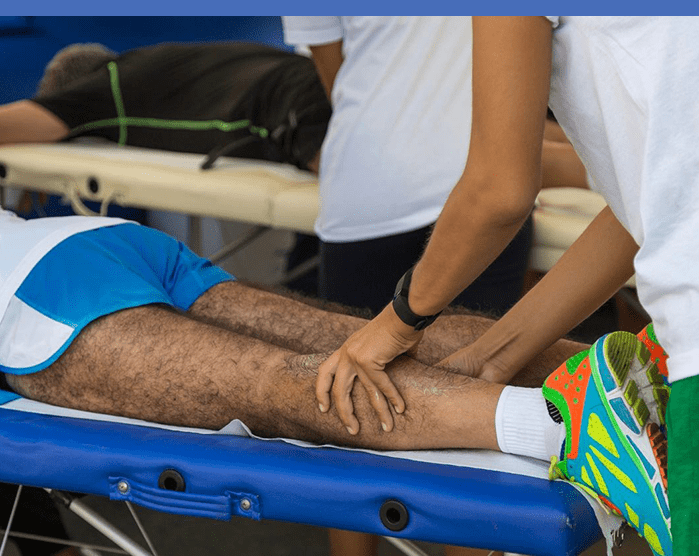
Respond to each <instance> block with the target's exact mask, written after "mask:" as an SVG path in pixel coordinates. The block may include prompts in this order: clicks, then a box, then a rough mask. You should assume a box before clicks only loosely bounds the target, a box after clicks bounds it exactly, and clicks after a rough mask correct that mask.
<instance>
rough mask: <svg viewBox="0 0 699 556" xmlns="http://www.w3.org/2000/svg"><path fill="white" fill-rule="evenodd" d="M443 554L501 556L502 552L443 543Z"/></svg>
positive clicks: (454, 555) (451, 555)
mask: <svg viewBox="0 0 699 556" xmlns="http://www.w3.org/2000/svg"><path fill="white" fill-rule="evenodd" d="M444 556H502V552H492V551H490V550H483V549H481V548H464V547H462V546H452V545H445V547H444Z"/></svg>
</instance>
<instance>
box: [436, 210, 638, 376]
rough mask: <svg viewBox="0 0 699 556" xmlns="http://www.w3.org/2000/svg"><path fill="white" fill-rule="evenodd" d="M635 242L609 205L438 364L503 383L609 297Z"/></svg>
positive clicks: (625, 273)
mask: <svg viewBox="0 0 699 556" xmlns="http://www.w3.org/2000/svg"><path fill="white" fill-rule="evenodd" d="M637 251H638V246H637V245H636V243H635V241H634V240H633V238H632V237H631V235H630V234H629V233H628V232H627V231H626V230H625V229H624V227H623V226H622V225H621V224H620V223H619V221H618V220H617V219H616V217H615V216H614V214H613V213H612V211H611V209H610V208H609V207H606V208H605V209H603V210H602V212H600V214H599V215H598V216H597V218H595V220H593V222H592V223H591V224H590V225H589V226H588V228H587V229H586V230H585V232H583V234H582V235H581V236H580V237H579V238H578V240H577V241H576V242H575V243H574V244H573V245H572V246H571V247H570V249H568V250H567V251H566V252H565V253H564V255H563V256H562V257H561V259H560V260H559V261H558V263H556V264H555V265H554V266H553V268H551V270H549V271H548V272H547V273H546V275H545V276H544V277H543V278H542V279H541V281H540V282H539V283H538V284H537V285H536V286H535V287H534V288H532V289H531V290H530V291H529V293H528V294H527V295H525V296H524V297H523V298H522V299H521V300H520V301H519V302H518V303H517V304H516V305H515V306H514V307H513V308H512V309H511V310H510V311H509V312H508V313H507V314H506V315H505V316H504V317H503V318H502V319H500V320H499V321H498V322H496V323H495V324H494V325H493V326H492V327H491V328H489V329H488V330H487V331H486V332H485V333H484V334H483V335H482V336H481V337H480V338H478V339H477V340H476V341H475V342H474V343H473V344H471V345H470V346H468V347H466V348H464V349H462V350H459V351H457V352H456V353H454V354H453V355H451V356H450V357H448V358H446V359H445V360H443V361H442V362H440V365H445V366H448V367H452V368H456V369H459V370H460V371H462V372H465V373H467V374H471V375H473V376H478V377H480V378H483V379H486V380H489V381H491V382H500V383H507V382H509V381H510V380H511V379H512V377H513V376H514V375H515V374H516V373H517V372H518V370H519V369H521V368H522V367H523V366H524V365H525V364H526V363H527V362H528V361H530V360H531V359H532V358H533V357H535V356H536V355H537V354H538V353H540V352H541V351H543V350H544V349H546V348H547V347H548V346H550V345H551V344H553V343H554V342H555V341H556V340H557V339H558V338H560V337H561V336H563V335H564V334H566V333H567V332H568V331H569V330H570V329H571V328H573V327H574V326H575V325H576V324H578V323H579V322H581V321H582V320H583V319H585V318H587V317H588V316H589V315H590V314H592V312H593V311H595V310H596V309H597V308H598V307H599V306H600V305H602V304H603V303H604V302H605V301H606V300H607V299H609V298H610V297H612V296H613V295H614V294H615V293H616V292H617V291H618V290H619V288H621V287H622V286H623V285H624V283H625V282H626V281H627V280H628V279H629V278H630V277H631V276H632V275H633V272H634V269H633V260H634V256H635V255H636V252H637Z"/></svg>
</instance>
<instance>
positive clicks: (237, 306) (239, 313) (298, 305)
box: [188, 282, 589, 387]
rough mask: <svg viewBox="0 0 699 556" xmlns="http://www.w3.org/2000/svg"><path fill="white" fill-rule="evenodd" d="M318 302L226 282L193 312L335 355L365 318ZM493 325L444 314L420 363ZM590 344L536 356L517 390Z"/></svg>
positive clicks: (566, 345) (428, 334) (428, 335)
mask: <svg viewBox="0 0 699 556" xmlns="http://www.w3.org/2000/svg"><path fill="white" fill-rule="evenodd" d="M313 303H316V302H315V300H311V299H306V298H298V297H297V296H295V297H287V296H285V295H280V294H277V293H274V292H271V291H267V290H263V289H258V288H256V287H251V286H248V285H245V284H243V283H240V282H224V283H223V284H219V285H217V286H214V287H213V288H211V289H210V290H209V291H207V292H206V293H204V294H203V295H202V296H201V297H200V298H199V299H197V301H196V302H195V303H194V304H193V305H192V307H191V308H190V309H189V311H188V314H189V315H190V316H192V317H194V318H197V319H200V320H202V321H204V322H208V323H210V324H213V325H215V326H219V327H223V328H227V329H229V330H233V331H235V332H239V333H241V334H246V335H249V336H252V337H255V338H258V339H261V340H264V341H266V342H269V343H272V344H275V345H278V346H281V347H285V348H287V349H291V350H294V351H297V352H299V353H322V352H332V351H334V350H336V349H338V348H339V347H340V346H341V345H342V344H343V343H344V341H345V340H346V339H347V338H348V337H349V336H350V335H351V334H352V333H353V332H355V331H357V330H359V329H360V328H361V327H362V326H363V325H364V324H366V322H367V321H366V320H365V319H363V318H360V317H357V316H354V315H351V314H349V313H346V312H345V313H343V312H342V311H343V310H344V308H343V307H341V306H338V305H336V304H325V303H324V302H322V306H326V305H327V306H328V307H330V308H331V309H332V310H325V309H323V308H321V307H319V306H315V305H313ZM494 323H495V320H494V319H491V318H487V317H483V316H478V315H473V314H469V313H463V314H459V313H454V314H445V315H442V316H441V317H440V318H438V319H437V320H436V321H435V322H434V324H432V325H431V326H429V327H428V328H427V329H426V330H425V336H424V338H423V339H422V341H421V342H420V344H419V346H418V350H417V352H416V353H414V354H411V356H413V357H414V358H415V359H417V360H418V361H420V362H422V363H425V364H427V365H435V364H437V363H438V362H439V361H441V360H442V359H444V358H445V357H447V356H449V355H451V354H452V353H454V352H455V351H457V350H458V349H461V348H463V347H464V346H467V345H469V344H471V343H473V342H474V341H475V340H476V338H478V337H479V336H481V335H482V334H483V333H484V332H485V331H486V330H487V329H488V328H490V327H491V326H492V325H493V324H494ZM588 347H589V346H587V345H585V344H580V343H578V342H572V341H570V340H559V341H558V342H556V343H555V344H554V345H553V346H551V347H550V348H548V349H547V350H545V351H544V352H542V353H541V354H540V355H538V356H537V357H536V358H534V359H533V360H532V361H531V362H530V363H529V364H528V365H527V366H525V367H524V368H523V369H522V371H520V372H519V373H518V374H517V376H515V378H514V379H513V381H512V384H515V385H518V386H530V387H534V386H541V385H542V384H543V382H544V380H545V378H546V377H547V376H548V375H549V374H551V373H552V372H553V371H554V370H555V369H556V368H558V366H559V365H560V364H561V363H563V362H564V361H565V360H566V359H568V358H569V357H572V356H573V355H575V354H576V353H578V352H580V351H582V350H583V349H587V348H588Z"/></svg>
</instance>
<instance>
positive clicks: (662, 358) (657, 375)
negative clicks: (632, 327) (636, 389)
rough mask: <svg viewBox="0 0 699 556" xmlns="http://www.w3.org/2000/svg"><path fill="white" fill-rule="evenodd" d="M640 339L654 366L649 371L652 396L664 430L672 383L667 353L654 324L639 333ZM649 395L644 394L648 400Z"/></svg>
mask: <svg viewBox="0 0 699 556" xmlns="http://www.w3.org/2000/svg"><path fill="white" fill-rule="evenodd" d="M638 339H639V340H641V342H643V344H644V345H645V346H646V347H647V348H648V351H649V357H650V360H651V362H652V363H653V365H651V367H650V368H649V369H648V380H649V381H650V383H651V387H652V388H651V391H650V392H651V393H650V394H648V395H651V396H652V397H653V399H654V400H655V404H656V406H657V415H658V422H659V423H660V426H661V428H662V429H664V428H665V411H666V409H667V402H668V400H669V399H670V383H669V382H668V378H667V353H665V350H664V349H663V347H662V346H661V345H660V342H658V338H657V337H656V336H655V330H654V328H653V323H652V322H651V323H650V324H648V325H647V326H646V327H645V328H644V329H643V330H641V331H640V332H639V333H638ZM648 395H647V394H645V393H644V394H643V397H644V399H646V401H648V400H647V398H648Z"/></svg>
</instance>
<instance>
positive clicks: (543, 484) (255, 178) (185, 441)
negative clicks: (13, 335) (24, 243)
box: [0, 144, 621, 556]
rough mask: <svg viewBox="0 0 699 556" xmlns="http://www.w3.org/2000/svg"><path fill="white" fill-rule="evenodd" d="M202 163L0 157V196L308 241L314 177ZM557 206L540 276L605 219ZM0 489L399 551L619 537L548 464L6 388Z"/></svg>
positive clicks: (556, 555) (585, 208)
mask: <svg viewBox="0 0 699 556" xmlns="http://www.w3.org/2000/svg"><path fill="white" fill-rule="evenodd" d="M204 158H205V157H204V156H201V155H193V154H181V153H169V152H161V151H154V150H149V149H137V148H130V147H116V146H113V145H111V144H55V145H24V146H11V147H1V148H0V186H3V187H16V188H24V189H31V190H34V191H41V192H45V193H49V194H55V195H61V196H63V197H64V198H65V199H67V200H68V201H69V202H70V203H71V204H72V205H73V207H74V208H75V210H76V212H78V213H81V214H89V213H90V212H91V211H89V210H88V209H87V208H86V207H85V205H84V202H83V201H84V200H91V201H99V202H100V203H101V206H102V209H101V212H102V213H104V212H106V208H107V207H108V206H109V205H110V204H112V203H114V204H120V205H124V206H131V207H138V208H144V209H155V210H165V211H175V212H181V213H185V214H189V215H191V216H192V217H193V218H199V217H203V216H209V217H215V218H221V219H226V220H239V221H242V222H248V223H252V224H255V225H256V226H259V227H260V228H261V229H270V228H282V229H288V230H293V231H299V232H305V233H312V232H313V221H314V219H315V215H316V213H317V210H318V192H317V186H316V182H315V179H314V176H313V175H312V174H310V173H307V172H303V171H300V170H297V169H296V168H293V167H291V166H288V165H285V164H275V163H270V162H261V161H251V160H242V159H233V158H222V159H220V160H218V161H217V163H216V165H215V167H214V168H212V169H210V170H201V169H200V166H201V164H202V162H203V160H204ZM567 193H568V195H565V194H561V193H553V194H552V196H551V197H549V198H548V200H546V199H547V197H546V195H543V196H542V199H540V201H539V202H538V203H537V209H536V210H535V213H534V220H535V241H534V250H533V254H532V267H533V268H535V269H536V270H541V271H545V270H547V269H548V268H550V266H551V265H552V264H553V263H554V262H555V260H557V258H558V257H559V256H560V254H561V253H562V252H563V251H564V250H565V248H566V247H567V246H568V245H569V244H570V243H572V241H573V240H574V239H575V237H577V235H579V233H580V232H581V231H582V229H584V224H585V222H589V221H590V220H591V219H592V217H593V216H594V214H596V212H598V211H599V210H600V209H601V208H602V207H603V206H604V204H603V203H602V202H601V200H600V198H599V197H598V196H596V195H595V194H593V193H591V192H589V191H584V192H578V191H573V192H572V193H571V191H570V190H569V191H568V192H567ZM556 195H559V197H556ZM571 195H575V197H572V196H571ZM571 200H572V201H571ZM571 202H572V204H571V205H570V206H569V207H568V208H567V209H566V203H571ZM566 211H567V213H568V214H566ZM571 223H572V224H571ZM564 228H565V229H564ZM0 481H3V482H9V483H14V484H17V485H29V486H35V487H43V488H46V489H49V490H51V491H52V492H54V493H63V492H77V493H83V494H94V495H100V496H105V497H109V498H110V499H113V500H122V501H126V502H129V503H135V504H137V505H140V506H144V507H147V508H151V509H155V510H158V511H162V512H169V513H174V514H184V515H192V516H199V517H206V518H211V519H219V520H229V519H230V518H231V517H232V516H243V517H247V518H250V519H255V520H260V519H270V520H281V521H289V522H298V523H306V524H310V525H317V526H322V527H334V528H339V529H349V530H356V531H364V532H369V533H374V534H378V535H383V536H386V537H387V538H389V539H392V541H393V542H395V543H397V545H398V546H399V548H401V550H403V551H404V552H405V553H406V554H419V549H418V548H417V547H415V546H414V545H412V544H410V543H408V542H407V539H413V540H421V541H429V542H436V543H446V544H455V545H462V546H472V547H480V548H486V549H490V550H503V551H506V552H512V553H518V554H531V555H537V556H566V555H576V554H580V553H581V552H582V551H583V550H585V549H587V548H588V547H589V546H591V545H592V544H594V543H595V542H596V541H598V540H599V539H600V538H602V536H604V537H605V538H606V539H607V546H608V550H610V548H609V547H610V546H611V544H612V543H613V542H614V541H615V539H616V540H618V536H617V534H618V532H619V531H620V530H621V520H619V519H618V518H616V517H614V516H610V515H608V514H606V513H605V512H604V511H603V510H602V509H601V506H600V505H599V504H598V503H597V502H595V501H594V500H592V499H591V498H590V497H589V496H587V494H586V493H584V492H582V491H581V490H579V489H577V488H576V487H574V486H572V485H571V484H569V483H567V482H563V481H549V480H548V465H547V464H546V463H545V462H540V461H535V460H531V459H529V458H523V457H517V456H511V455H504V454H499V453H495V452H489V451H481V450H457V451H436V452H430V451H418V452H399V453H393V452H382V453H378V452H368V451H362V450H348V449H344V448H339V447H333V446H314V445H309V444H306V443H302V442H296V441H293V440H292V439H273V440H269V439H260V438H256V437H254V436H253V435H251V434H250V432H249V430H247V428H246V427H245V425H244V424H242V423H240V422H233V423H231V424H230V425H229V426H227V427H225V428H224V429H223V430H221V431H216V432H211V431H202V430H196V429H183V428H177V427H168V426H163V425H158V424H156V423H146V422H141V421H135V420H130V419H120V418H114V417H109V416H104V415H99V414H92V413H85V412H78V411H71V410H65V409H61V408H56V407H54V406H49V405H46V404H40V403H38V402H34V401H31V400H26V399H23V398H21V397H19V396H16V395H14V394H11V393H8V392H3V391H0ZM58 496H64V498H63V499H64V500H66V502H65V503H66V504H67V505H68V506H70V508H71V509H72V510H73V511H76V512H79V513H80V514H81V515H82V517H84V518H85V519H87V520H88V521H89V522H90V523H91V524H92V525H95V526H96V527H98V528H100V531H102V532H104V533H105V534H107V535H108V536H110V538H111V539H112V540H114V541H115V542H117V544H119V546H121V547H122V548H124V550H126V551H127V553H129V554H135V555H137V556H141V555H143V554H149V552H148V551H147V549H144V548H143V547H142V546H141V545H139V544H138V543H136V542H135V541H131V540H129V539H126V538H124V536H123V535H122V534H121V533H120V532H119V531H115V530H114V529H113V528H111V527H110V526H109V525H105V524H104V523H103V522H102V521H100V519H101V518H99V517H96V516H93V515H92V514H91V512H90V511H89V509H87V508H86V507H85V506H84V505H82V504H81V501H80V500H79V499H70V497H68V496H67V495H58Z"/></svg>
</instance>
